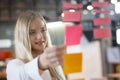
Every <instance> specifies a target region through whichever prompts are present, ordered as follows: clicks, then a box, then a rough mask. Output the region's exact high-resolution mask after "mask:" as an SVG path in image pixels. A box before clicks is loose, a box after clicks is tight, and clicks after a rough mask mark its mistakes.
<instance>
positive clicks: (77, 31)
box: [64, 25, 82, 46]
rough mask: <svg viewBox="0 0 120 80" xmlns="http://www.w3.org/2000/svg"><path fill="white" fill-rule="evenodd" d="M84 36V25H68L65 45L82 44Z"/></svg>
mask: <svg viewBox="0 0 120 80" xmlns="http://www.w3.org/2000/svg"><path fill="white" fill-rule="evenodd" d="M81 36H82V25H74V26H66V28H65V41H64V42H65V45H69V46H70V45H76V44H80V40H81Z"/></svg>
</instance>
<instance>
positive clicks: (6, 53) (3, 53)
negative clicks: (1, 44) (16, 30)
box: [0, 50, 13, 60]
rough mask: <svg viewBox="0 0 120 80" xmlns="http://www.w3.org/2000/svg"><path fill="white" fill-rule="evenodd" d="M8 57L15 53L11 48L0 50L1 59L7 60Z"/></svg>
mask: <svg viewBox="0 0 120 80" xmlns="http://www.w3.org/2000/svg"><path fill="white" fill-rule="evenodd" d="M7 58H13V53H12V51H10V50H0V60H5V59H7Z"/></svg>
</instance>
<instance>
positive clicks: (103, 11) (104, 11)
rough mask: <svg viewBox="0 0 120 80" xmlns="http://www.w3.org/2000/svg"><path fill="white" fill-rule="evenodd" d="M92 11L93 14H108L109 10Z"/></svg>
mask: <svg viewBox="0 0 120 80" xmlns="http://www.w3.org/2000/svg"><path fill="white" fill-rule="evenodd" d="M92 11H93V12H95V13H106V14H109V13H110V10H97V9H94V10H92Z"/></svg>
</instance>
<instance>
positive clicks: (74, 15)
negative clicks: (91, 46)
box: [62, 10, 82, 22]
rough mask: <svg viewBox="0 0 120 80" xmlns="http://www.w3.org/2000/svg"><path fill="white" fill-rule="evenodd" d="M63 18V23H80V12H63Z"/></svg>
mask: <svg viewBox="0 0 120 80" xmlns="http://www.w3.org/2000/svg"><path fill="white" fill-rule="evenodd" d="M63 14H64V16H63V17H62V20H63V21H65V22H71V21H72V22H80V19H81V15H82V14H81V12H80V11H73V12H71V11H69V10H64V11H63Z"/></svg>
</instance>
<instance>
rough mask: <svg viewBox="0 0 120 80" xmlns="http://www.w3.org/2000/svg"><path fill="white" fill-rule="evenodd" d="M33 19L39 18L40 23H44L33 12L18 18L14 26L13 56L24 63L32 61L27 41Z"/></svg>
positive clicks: (25, 13)
mask: <svg viewBox="0 0 120 80" xmlns="http://www.w3.org/2000/svg"><path fill="white" fill-rule="evenodd" d="M35 18H40V19H41V21H43V22H45V20H44V18H43V17H42V16H41V15H40V13H38V12H34V11H26V12H23V13H22V14H21V15H20V16H19V17H18V20H17V22H16V26H15V32H14V41H15V54H16V57H17V58H19V59H21V60H23V61H25V62H26V61H27V62H28V61H30V60H32V59H33V56H32V53H31V43H30V40H29V27H30V23H31V21H32V20H33V19H35ZM45 24H46V23H45Z"/></svg>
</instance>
